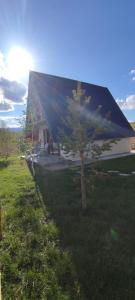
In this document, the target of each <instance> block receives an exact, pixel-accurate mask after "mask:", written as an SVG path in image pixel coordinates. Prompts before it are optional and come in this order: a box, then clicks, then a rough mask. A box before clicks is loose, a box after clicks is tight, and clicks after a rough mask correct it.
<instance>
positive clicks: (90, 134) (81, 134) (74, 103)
mask: <svg viewBox="0 0 135 300" xmlns="http://www.w3.org/2000/svg"><path fill="white" fill-rule="evenodd" d="M72 93H73V97H72V98H68V113H67V117H66V118H65V120H64V123H65V127H66V128H67V129H68V130H67V131H68V134H67V133H66V132H65V131H64V130H60V136H59V138H60V141H61V144H62V145H63V146H64V150H65V151H66V152H68V153H70V154H71V155H75V156H77V155H78V156H79V159H80V168H81V172H80V173H81V195H82V196H81V204H82V209H84V210H85V209H86V207H87V198H86V182H85V163H86V161H87V159H88V158H89V159H91V161H95V160H97V159H99V157H100V156H101V154H102V152H103V151H105V150H109V149H110V148H111V144H112V143H114V141H104V142H103V144H102V145H101V146H99V144H98V143H96V142H95V137H96V135H97V134H99V132H102V131H104V130H105V128H104V125H103V122H102V125H99V124H101V122H99V111H100V109H101V107H100V106H98V108H97V110H96V111H95V112H93V113H92V114H90V113H89V112H88V110H87V105H89V103H90V101H91V97H90V96H89V97H86V96H85V91H84V90H82V89H81V85H80V83H78V86H77V90H76V91H75V90H74V91H72ZM82 96H84V101H83V102H82V104H81V101H82Z"/></svg>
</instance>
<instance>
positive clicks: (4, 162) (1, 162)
mask: <svg viewBox="0 0 135 300" xmlns="http://www.w3.org/2000/svg"><path fill="white" fill-rule="evenodd" d="M9 164H10V160H0V170H2V169H4V168H7V167H8V166H9Z"/></svg>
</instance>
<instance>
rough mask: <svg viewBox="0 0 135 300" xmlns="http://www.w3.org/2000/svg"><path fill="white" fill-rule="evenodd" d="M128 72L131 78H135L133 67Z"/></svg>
mask: <svg viewBox="0 0 135 300" xmlns="http://www.w3.org/2000/svg"><path fill="white" fill-rule="evenodd" d="M129 74H130V75H132V76H131V78H132V80H135V69H132V70H131V71H130V72H129Z"/></svg>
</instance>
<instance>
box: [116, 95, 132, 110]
mask: <svg viewBox="0 0 135 300" xmlns="http://www.w3.org/2000/svg"><path fill="white" fill-rule="evenodd" d="M116 102H117V104H118V105H119V107H120V108H121V109H123V110H132V109H135V95H129V96H128V97H126V98H125V99H119V98H118V99H116Z"/></svg>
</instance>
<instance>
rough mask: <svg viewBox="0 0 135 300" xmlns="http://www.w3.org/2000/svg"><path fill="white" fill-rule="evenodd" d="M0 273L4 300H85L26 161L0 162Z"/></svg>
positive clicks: (70, 261)
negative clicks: (0, 223)
mask: <svg viewBox="0 0 135 300" xmlns="http://www.w3.org/2000/svg"><path fill="white" fill-rule="evenodd" d="M1 166H2V168H1V170H0V187H1V189H0V199H1V206H2V241H1V269H2V295H3V299H4V300H9V299H11V300H12V299H17V300H30V299H32V300H37V299H42V300H54V299H55V300H70V299H83V296H82V295H81V292H80V286H79V283H78V278H77V274H76V271H75V268H74V265H73V263H72V259H71V256H70V253H69V251H65V250H62V249H61V248H60V245H59V232H58V228H57V227H56V225H55V224H54V222H53V220H51V219H50V218H49V215H48V212H47V210H46V207H45V206H43V203H42V198H41V195H40V194H39V193H38V195H37V193H36V190H35V184H34V181H33V179H32V176H31V174H30V172H29V170H28V167H27V165H26V163H25V162H24V161H20V160H19V159H17V158H16V157H14V158H12V159H10V163H9V164H8V165H5V166H4V164H3V161H1Z"/></svg>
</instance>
